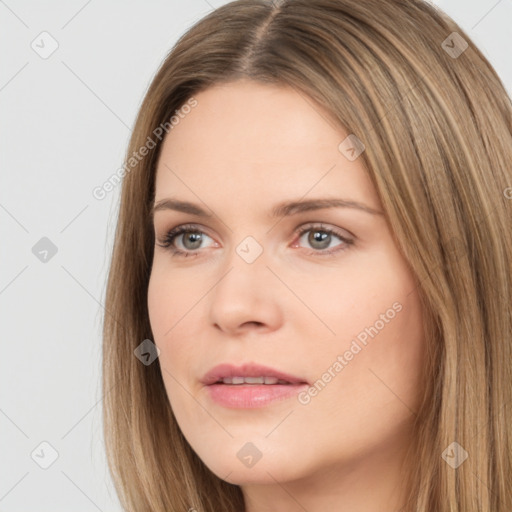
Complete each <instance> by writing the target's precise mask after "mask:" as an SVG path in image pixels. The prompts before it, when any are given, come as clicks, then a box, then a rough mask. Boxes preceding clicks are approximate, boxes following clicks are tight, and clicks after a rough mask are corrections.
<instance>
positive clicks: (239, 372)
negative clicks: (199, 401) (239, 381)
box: [201, 363, 307, 386]
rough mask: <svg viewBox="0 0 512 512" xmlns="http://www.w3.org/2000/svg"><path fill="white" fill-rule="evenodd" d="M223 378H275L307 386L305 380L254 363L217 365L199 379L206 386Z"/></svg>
mask: <svg viewBox="0 0 512 512" xmlns="http://www.w3.org/2000/svg"><path fill="white" fill-rule="evenodd" d="M224 377H276V378H278V379H281V380H285V381H287V382H289V383H290V384H307V382H306V380H305V379H303V378H301V377H296V376H294V375H290V374H288V373H284V372H281V371H279V370H275V369H274V368H270V367H269V366H263V365H260V364H255V363H245V364H242V365H240V366H236V365H232V364H227V363H225V364H219V365H217V366H215V367H213V368H212V369H211V370H209V371H208V372H207V373H206V374H205V375H204V376H203V378H202V379H201V382H202V383H203V384H205V385H206V386H209V385H210V384H215V383H216V382H219V381H220V380H222V379H223V378H224Z"/></svg>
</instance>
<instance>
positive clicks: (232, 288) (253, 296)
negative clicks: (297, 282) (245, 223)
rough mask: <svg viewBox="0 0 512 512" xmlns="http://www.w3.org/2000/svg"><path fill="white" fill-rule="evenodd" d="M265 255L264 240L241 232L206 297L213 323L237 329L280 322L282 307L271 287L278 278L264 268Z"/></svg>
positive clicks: (274, 325) (266, 254)
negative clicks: (209, 294) (224, 268)
mask: <svg viewBox="0 0 512 512" xmlns="http://www.w3.org/2000/svg"><path fill="white" fill-rule="evenodd" d="M235 236H236V235H235ZM267 256H268V253H267V252H266V251H265V250H264V247H263V244H262V243H260V242H259V241H258V240H257V239H256V237H254V236H252V235H246V236H244V237H243V238H242V240H241V241H240V242H239V243H238V244H236V245H235V246H234V247H233V250H232V252H231V253H230V254H229V255H228V256H227V259H226V261H225V265H226V270H225V272H224V273H223V277H222V278H221V279H220V280H219V281H218V282H217V284H216V286H215V287H214V289H213V290H212V295H211V298H210V301H209V304H210V315H211V321H212V323H213V324H216V325H217V326H218V327H220V328H221V329H222V330H224V331H225V332H229V331H232V332H236V331H237V330H238V329H240V328H241V326H242V325H249V324H250V325H253V324H263V325H265V326H267V328H272V329H274V328H276V326H277V325H279V322H280V318H281V310H280V308H279V305H278V304H277V303H276V296H277V294H276V293H275V289H274V286H278V280H276V278H275V276H274V275H273V274H272V272H270V270H269V269H268V268H267V264H268V263H269V262H268V258H267ZM272 281H275V282H274V285H272Z"/></svg>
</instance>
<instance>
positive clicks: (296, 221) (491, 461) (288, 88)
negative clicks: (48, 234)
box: [103, 0, 512, 512]
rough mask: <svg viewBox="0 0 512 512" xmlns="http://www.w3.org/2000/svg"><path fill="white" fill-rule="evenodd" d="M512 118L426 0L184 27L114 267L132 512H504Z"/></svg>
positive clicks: (488, 74)
mask: <svg viewBox="0 0 512 512" xmlns="http://www.w3.org/2000/svg"><path fill="white" fill-rule="evenodd" d="M511 127H512V108H511V104H510V99H509V97H508V96H507V93H506V91H505V89H504V87H503V84H502V83H501V81H500V79H499V77H498V76H497V74H496V72H495V71H494V70H493V68H492V67H491V66H490V64H489V62H488V61H487V60H486V59H485V57H484V56H483V55H482V53H481V52H480V51H479V50H478V49H477V48H476V47H475V46H474V45H473V44H472V42H471V40H470V39H469V37H468V36H467V34H465V33H464V31H462V30H461V29H460V27H458V26H457V25H456V24H455V23H454V22H453V21H452V20H451V19H449V18H448V17H447V16H446V15H445V14H444V13H442V12H441V11H439V10H437V9H436V8H435V7H433V6H432V5H431V4H428V3H424V2H422V1H420V0H414V1H409V2H403V1H399V0H387V1H382V0H357V1H356V0H314V1H311V0H294V1H293V2H291V1H284V2H281V3H277V2H274V3H270V2H265V1H247V0H241V1H237V2H232V3H230V4H228V5H225V6H223V7H221V8H219V9H217V10H215V11H214V12H212V13H211V14H209V15H208V16H207V17H206V18H204V19H203V20H201V21H199V22H198V23H197V24H196V25H195V26H194V27H192V28H191V29H190V30H189V31H188V32H187V33H186V34H185V35H184V36H183V37H182V38H181V39H180V40H179V41H178V43H177V44H176V45H175V47H174V48H173V50H172V51H171V53H170V54H169V56H168V57H167V58H166V60H165V62H164V63H163V65H162V66H161V68H160V70H159V71H158V73H157V74H156V76H155V78H154V79H153V82H152V84H151V86H150V88H149V90H148V92H147V94H146V98H145V100H144V102H143V104H142V106H141V109H140V113H139V116H138V118H137V121H136V125H135V128H134V131H133V135H132V138H131V141H130V146H129V149H128V153H127V161H128V162H129V165H130V167H129V168H128V167H127V168H126V169H127V171H126V173H125V177H124V182H123V190H122V196H121V204H120V212H119V219H118V228H117V232H116V238H115V245H114V252H113V257H112V263H111V268H110V274H109V280H108V288H107V297H106V310H107V311H108V313H109V314H108V315H107V316H106V317H105V324H104V354H103V355H104V368H103V370H104V381H103V385H104V389H105V390H106V391H109V392H108V393H107V394H106V396H105V400H104V422H105V427H104V433H105V439H106V446H107V454H108V459H109V466H110V469H111V471H112V475H113V478H114V482H115V484H116V488H117V491H118V494H119V497H120V499H121V502H122V504H123V506H124V508H125V509H126V510H127V511H130V512H131V511H138V512H140V511H143V510H147V511H169V510H173V511H174V510H196V511H212V512H213V511H233V512H235V511H237V512H238V511H241V510H245V511H246V512H259V511H262V510H280V511H285V510H286V511H292V510H293V511H295V510H308V511H315V510H320V509H322V510H325V509H326V507H327V506H329V507H330V508H331V509H333V508H334V509H335V510H345V509H346V510H351V511H361V512H362V511H365V512H369V511H373V510H376V511H377V510H378V511H380V512H383V511H384V512H387V511H397V510H402V511H409V510H411V511H412V510H414V511H418V512H420V511H421V512H427V511H432V510H435V511H438V512H444V511H446V512H448V511H451V512H453V511H460V512H462V511H464V512H467V511H470V510H475V511H476V510H479V511H486V512H491V511H492V512H505V511H509V510H510V509H511V508H512V490H511V487H512V486H511V485H510V484H511V482H512V437H511V430H510V427H509V425H510V423H511V420H512V417H511V416H512V415H511V409H510V407H511V400H512V375H511V369H510V357H511V355H512V350H511V348H512V341H511V340H512V336H511V335H512V319H511V314H510V305H511V303H512V283H511V275H512V272H511V270H512V268H511V262H512V230H511V227H512V213H511V211H512V199H511V198H512V188H511V187H512V172H511V165H510V162H511V161H512V130H511ZM130 162H131V163H130ZM132 164H133V165H132Z"/></svg>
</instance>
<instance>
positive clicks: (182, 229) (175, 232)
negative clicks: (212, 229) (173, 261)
mask: <svg viewBox="0 0 512 512" xmlns="http://www.w3.org/2000/svg"><path fill="white" fill-rule="evenodd" d="M182 235H183V236H182ZM180 236H182V241H181V244H182V246H183V249H179V248H178V247H176V245H175V240H176V239H179V237H180ZM204 237H207V238H210V237H209V236H208V235H207V234H206V233H204V232H203V231H201V230H200V229H198V228H197V227H196V226H194V225H192V224H184V225H181V226H177V227H175V228H174V229H171V230H170V231H169V232H168V233H166V235H165V237H164V239H163V240H162V241H161V243H159V244H158V245H159V246H160V247H163V248H165V249H168V250H170V251H171V253H172V254H173V256H174V255H176V256H184V257H187V256H189V255H194V256H195V255H197V251H196V249H199V248H200V246H201V243H202V242H203V238H204ZM210 240H211V238H210Z"/></svg>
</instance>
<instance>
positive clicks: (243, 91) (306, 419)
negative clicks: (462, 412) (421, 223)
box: [148, 80, 425, 512]
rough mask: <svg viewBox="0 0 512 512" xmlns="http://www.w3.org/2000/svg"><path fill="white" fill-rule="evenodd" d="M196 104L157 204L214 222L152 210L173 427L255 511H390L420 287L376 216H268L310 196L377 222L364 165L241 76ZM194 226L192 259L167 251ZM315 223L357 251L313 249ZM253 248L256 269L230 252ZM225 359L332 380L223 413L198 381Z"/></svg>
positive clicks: (303, 103)
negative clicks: (197, 234) (249, 457)
mask: <svg viewBox="0 0 512 512" xmlns="http://www.w3.org/2000/svg"><path fill="white" fill-rule="evenodd" d="M195 98H196V99H197V101H198V105H197V106H196V107H195V108H194V109H193V110H192V111H191V112H190V113H189V114H188V115H186V116H184V117H183V119H181V120H180V122H179V124H178V125H176V126H175V127H174V128H173V129H172V130H171V131H170V132H169V134H168V135H167V136H166V138H165V140H164V144H163V148H162V152H161V155H160V158H159V162H158V166H157V176H156V193H155V202H156V203H158V202H159V201H161V200H162V199H164V198H168V197H171V196H172V197H173V198H177V199H180V200H183V201H190V202H194V203H196V204H198V205H199V206H201V207H203V208H206V209H209V210H211V211H212V212H213V213H214V214H215V215H214V216H213V217H212V218H198V217H196V216H194V215H192V214H190V213H182V212H176V211H173V210H159V211H157V212H155V214H154V228H155V237H156V246H155V254H154V260H153V265H152V270H151V278H150V283H149V290H148V307H149V314H150V322H151V327H152V331H153V335H154V341H155V344H156V345H157V347H158V348H159V349H160V356H159V362H160V365H161V368H162V375H163V380H164V384H165V388H166V392H167V395H168V398H169V401H170V404H171V406H172V409H173V412H174V414H175V417H176V420H177V422H178V424H179V426H180V428H181V430H182V432H183V434H184V436H185V437H186V439H187V441H188V442H189V443H190V445H191V446H192V448H193V449H194V451H195V452H196V453H197V454H198V455H199V457H200V458H201V459H202V460H203V462H204V463H205V464H206V466H207V467H208V468H209V469H210V470H211V471H212V472H213V473H215V474H216V475H217V476H218V477H219V478H222V479H224V480H226V481H228V482H230V483H234V484H237V485H239V486H241V488H242V492H243V494H244V498H245V501H246V510H247V511H248V512H262V511H270V510H274V511H275V510H279V511H281V512H282V511H290V512H291V511H303V510H304V509H306V510H307V511H308V512H315V511H320V510H322V511H324V510H326V507H330V510H340V511H341V510H347V511H351V512H363V511H364V512H369V511H379V512H386V511H395V510H398V509H399V508H400V507H401V506H403V505H404V503H403V492H404V489H403V482H404V474H407V468H404V472H405V473H404V474H400V469H401V464H402V461H403V455H404V452H405V450H406V449H407V447H408V443H410V442H411V439H412V437H411V426H412V421H413V419H414V415H415V413H417V410H418V409H417V407H418V403H419V396H420V390H421V387H422V371H421V370H422V367H423V364H422V362H423V360H424V357H425V352H424V349H425V347H424V338H423V330H422V325H423V324H422V312H421V307H420V301H419V296H418V293H417V292H418V290H417V281H416V280H415V277H414V275H413V274H412V273H411V271H410V268H409V267H408V265H407V263H406V261H405V259H404V258H403V256H402V255H401V253H400V252H399V250H398V248H397V246H396V244H395V242H394V239H393V237H392V233H391V231H390V229H389V226H388V225H387V223H386V220H385V217H384V216H383V215H371V214H369V213H366V212H363V211H359V210H356V209H352V208H329V209H321V210H316V211H309V212H308V211H306V212H302V213H299V214H296V215H292V216H289V217H280V218H279V219H272V218H270V217H269V215H268V212H269V211H270V210H271V208H272V207H273V206H274V205H276V204H277V203H280V202H282V201H285V200H301V199H303V200H308V199H313V198H344V199H348V200H353V201H358V202H361V203H364V204H365V205H367V206H369V207H371V208H373V209H375V210H378V211H380V212H382V206H381V203H380V201H379V198H378V195H377V193H376V190H375V189H374V187H373V185H372V183H371V181H370V179H369V177H368V175H367V174H366V171H365V168H364V166H363V161H362V158H356V159H355V160H354V161H350V160H349V159H348V158H346V156H345V155H344V154H343V153H342V152H341V151H340V150H339V149H338V146H339V144H340V142H342V141H343V140H344V139H345V138H346V137H347V135H348V132H346V131H344V130H343V129H341V128H339V126H337V125H336V124H335V123H334V122H333V120H332V118H330V116H329V114H328V113H327V112H325V111H324V110H322V108H321V107H320V106H319V105H317V104H316V103H314V102H313V101H312V100H311V99H310V98H307V97H306V96H305V95H303V94H299V93H297V92H296V91H295V90H294V89H292V88H289V87H287V86H275V85H268V84H259V83H256V82H251V81H246V80H239V81H235V82H230V83H227V84H222V85H215V86H213V87H211V88H209V89H207V90H205V91H203V92H201V93H199V94H197V95H196V96H195ZM187 223H193V224H195V229H196V230H197V229H199V230H201V231H202V232H203V233H204V234H203V238H202V240H203V241H202V242H199V243H197V242H196V243H194V239H191V238H190V236H186V235H178V236H177V238H176V239H175V240H174V245H175V246H176V247H177V248H179V249H181V250H188V251H189V252H190V253H191V255H190V256H188V257H180V256H173V255H172V254H171V252H170V251H169V250H168V249H164V248H163V247H160V245H159V243H161V242H162V241H163V240H164V238H165V235H166V233H167V232H168V231H169V230H170V229H172V228H174V227H176V226H178V225H182V224H187ZM319 223H322V225H323V227H324V228H331V229H334V230H337V231H338V232H339V233H340V234H341V235H342V236H345V237H347V238H350V239H351V240H353V242H354V243H353V244H351V245H347V244H345V243H344V242H343V241H341V240H340V239H339V238H338V237H337V235H331V239H330V240H331V241H330V243H329V241H327V242H323V243H322V242H319V241H318V239H315V238H313V235H314V234H315V233H317V231H318V228H316V229H315V226H318V224H319ZM310 224H312V229H311V231H309V232H306V233H305V234H303V235H301V236H299V235H298V234H297V233H296V231H297V229H298V228H300V227H301V226H306V225H310ZM320 232H321V233H322V230H321V229H320ZM321 233H320V234H321ZM247 236H252V237H254V239H256V240H257V242H258V244H260V246H261V247H262V249H263V252H262V254H261V255H260V256H259V257H258V258H257V259H256V260H255V261H254V262H253V263H251V264H249V263H247V262H246V261H245V260H244V259H242V258H241V257H240V255H239V254H238V253H237V252H236V248H237V246H238V245H239V244H240V243H241V242H242V241H243V240H244V239H245V238H246V237H247ZM308 236H309V238H308ZM317 237H318V235H317ZM185 244H186V245H185ZM340 248H344V249H343V250H339V249H340ZM337 249H338V251H337V252H333V253H332V254H331V255H330V256H329V255H327V256H326V255H325V252H328V251H330V250H332V251H336V250H337ZM251 250H252V249H251ZM322 252H323V253H324V255H322ZM193 253H195V255H194V254H193ZM394 303H399V304H400V305H401V310H400V311H399V312H396V314H395V315H394V318H393V319H389V318H388V321H387V322H383V323H384V327H383V328H381V329H379V330H378V333H377V334H376V335H374V336H373V337H370V336H369V337H368V340H367V344H366V345H363V344H362V343H358V345H360V346H361V347H362V349H361V350H360V351H359V352H358V353H357V354H356V355H354V356H353V357H352V359H351V360H350V361H347V360H346V359H345V362H346V363H347V364H346V365H344V366H343V368H342V370H341V371H338V372H336V371H333V370H332V367H333V363H334V362H335V361H336V360H337V357H338V356H339V355H341V356H343V355H344V354H345V353H346V351H347V350H349V348H350V346H351V343H352V342H353V340H355V339H356V337H357V336H358V335H359V334H360V333H361V332H362V331H364V330H365V328H369V327H370V326H374V325H377V324H376V322H377V321H378V320H379V319H381V318H382V316H381V315H383V314H386V311H389V310H390V308H391V309H392V305H393V304H394ZM386 318H387V317H386ZM379 325H380V324H379ZM224 362H230V363H233V364H241V363H243V362H256V363H260V364H264V365H267V366H271V367H273V368H276V369H279V370H282V371H284V372H287V373H289V374H292V375H295V376H299V377H302V378H304V379H305V380H306V381H308V382H310V383H314V382H315V381H317V380H318V379H321V378H322V375H323V374H325V373H326V372H327V371H328V369H329V368H331V375H335V376H334V377H332V378H331V380H330V382H328V383H327V384H326V385H325V386H324V387H323V389H321V391H320V392H318V393H317V394H316V396H313V397H310V398H311V399H310V401H309V402H308V403H307V404H302V403H299V401H298V400H297V398H296V397H293V398H291V399H287V400H284V401H280V402H277V403H274V404H271V405H269V406H266V407H262V408H257V409H232V408H225V407H223V406H221V405H219V404H217V403H215V402H213V401H212V400H211V399H210V398H209V394H208V392H207V389H206V388H205V387H204V386H203V384H202V383H201V382H200V379H201V377H202V376H203V375H204V374H205V373H206V372H207V371H208V370H209V369H211V368H212V367H213V366H215V365H217V364H220V363H224ZM247 442H251V443H253V444H254V445H255V446H256V447H257V448H258V450H259V451H260V452H261V453H262V457H261V459H260V460H259V461H258V462H257V463H256V464H255V465H253V466H252V467H247V466H245V465H244V464H242V463H241V461H240V460H239V459H238V457H237V452H238V451H239V450H240V449H241V448H242V447H243V446H244V445H245V444H246V443H247ZM191 506H192V504H191Z"/></svg>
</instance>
